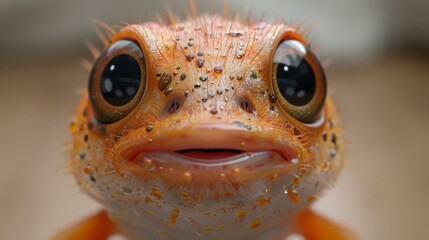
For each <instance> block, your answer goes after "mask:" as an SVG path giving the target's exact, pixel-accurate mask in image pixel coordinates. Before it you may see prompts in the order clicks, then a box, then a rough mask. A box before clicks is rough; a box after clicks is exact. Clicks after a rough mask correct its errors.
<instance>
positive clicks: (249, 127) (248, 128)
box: [244, 125, 252, 130]
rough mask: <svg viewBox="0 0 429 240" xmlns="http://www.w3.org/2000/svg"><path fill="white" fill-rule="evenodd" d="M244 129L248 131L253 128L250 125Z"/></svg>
mask: <svg viewBox="0 0 429 240" xmlns="http://www.w3.org/2000/svg"><path fill="white" fill-rule="evenodd" d="M244 128H246V129H247V130H252V126H250V125H246V126H244Z"/></svg>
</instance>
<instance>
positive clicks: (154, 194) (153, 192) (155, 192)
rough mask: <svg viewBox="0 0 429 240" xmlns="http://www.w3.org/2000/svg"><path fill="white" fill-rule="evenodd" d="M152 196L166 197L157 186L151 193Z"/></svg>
mask: <svg viewBox="0 0 429 240" xmlns="http://www.w3.org/2000/svg"><path fill="white" fill-rule="evenodd" d="M150 194H152V196H154V197H156V198H158V200H160V199H162V198H163V197H164V194H162V193H160V192H159V191H158V190H157V189H156V188H152V192H151V193H150Z"/></svg>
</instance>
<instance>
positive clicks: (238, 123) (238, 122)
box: [232, 121, 245, 127]
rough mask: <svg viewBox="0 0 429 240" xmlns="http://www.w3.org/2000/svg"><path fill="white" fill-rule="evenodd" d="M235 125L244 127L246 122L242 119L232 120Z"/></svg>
mask: <svg viewBox="0 0 429 240" xmlns="http://www.w3.org/2000/svg"><path fill="white" fill-rule="evenodd" d="M232 124H233V125H235V126H237V127H244V126H245V124H244V123H243V122H240V121H234V122H232Z"/></svg>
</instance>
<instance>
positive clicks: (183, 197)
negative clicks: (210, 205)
mask: <svg viewBox="0 0 429 240" xmlns="http://www.w3.org/2000/svg"><path fill="white" fill-rule="evenodd" d="M181 196H182V199H183V200H186V201H190V200H192V197H191V195H189V193H187V192H182V194H181Z"/></svg>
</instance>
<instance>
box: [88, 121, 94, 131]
mask: <svg viewBox="0 0 429 240" xmlns="http://www.w3.org/2000/svg"><path fill="white" fill-rule="evenodd" d="M93 127H94V123H93V122H92V121H89V122H88V129H89V130H91V129H92V128H93Z"/></svg>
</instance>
